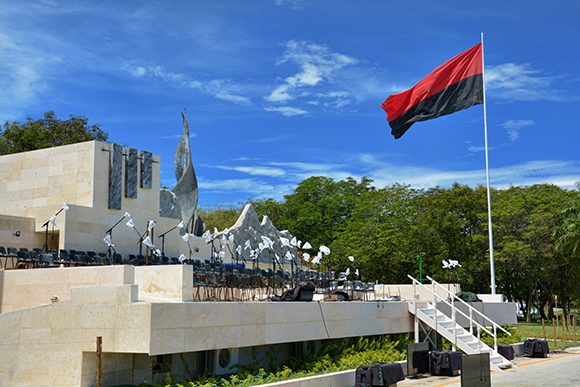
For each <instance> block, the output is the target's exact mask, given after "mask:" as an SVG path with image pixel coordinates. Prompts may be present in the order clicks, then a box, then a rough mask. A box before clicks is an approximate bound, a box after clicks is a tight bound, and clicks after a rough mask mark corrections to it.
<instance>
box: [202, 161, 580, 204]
mask: <svg viewBox="0 0 580 387" xmlns="http://www.w3.org/2000/svg"><path fill="white" fill-rule="evenodd" d="M272 167H275V168H272ZM218 168H222V169H227V170H235V171H239V172H243V173H248V174H255V175H262V176H266V177H268V178H269V180H268V182H266V181H262V180H255V179H230V180H223V181H212V182H210V184H207V183H206V182H203V183H201V184H200V187H202V189H208V190H212V191H220V192H239V193H246V194H249V195H257V197H259V198H266V197H271V198H274V199H281V198H282V197H283V195H285V194H288V193H289V192H292V190H293V189H294V188H295V186H296V184H297V183H299V182H300V181H302V180H304V179H306V178H308V177H311V176H327V177H331V178H333V179H335V180H343V179H346V178H347V177H353V178H355V179H360V178H361V177H362V176H367V177H369V178H370V179H372V180H373V181H374V182H373V185H374V186H376V187H384V186H387V185H392V184H395V183H400V184H409V185H410V186H412V187H413V188H430V187H434V186H443V187H448V186H451V185H452V184H453V183H455V182H458V183H460V184H465V185H469V186H473V187H474V186H478V185H483V184H485V169H484V168H480V169H468V170H442V169H435V168H426V167H422V166H414V165H400V164H399V165H398V164H393V163H388V162H386V161H383V160H382V157H377V156H375V155H372V154H359V155H354V156H353V157H352V158H351V159H349V163H348V166H347V165H346V164H337V163H314V162H302V161H283V162H275V161H271V162H264V163H261V165H260V163H259V164H257V165H254V166H249V167H240V166H231V167H230V166H225V167H224V166H218ZM269 168H272V169H273V170H275V171H274V172H273V173H270V171H269ZM490 177H491V185H492V187H493V188H499V189H502V188H508V187H510V186H512V185H521V186H526V185H533V184H555V185H558V186H560V187H563V188H568V189H573V188H574V187H575V186H574V184H575V182H577V181H580V162H578V161H565V160H536V161H528V162H524V163H520V164H515V165H509V166H504V167H497V168H496V167H493V166H492V167H491V169H490Z"/></svg>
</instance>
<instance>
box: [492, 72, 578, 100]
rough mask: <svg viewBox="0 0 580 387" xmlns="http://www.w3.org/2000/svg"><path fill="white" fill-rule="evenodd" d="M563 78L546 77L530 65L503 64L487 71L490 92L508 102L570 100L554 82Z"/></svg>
mask: <svg viewBox="0 0 580 387" xmlns="http://www.w3.org/2000/svg"><path fill="white" fill-rule="evenodd" d="M561 78H562V76H553V75H544V74H543V73H542V72H541V71H540V70H536V69H534V68H533V67H532V66H531V65H530V64H529V63H524V64H517V63H502V64H499V65H497V66H489V67H487V68H486V69H485V81H486V86H487V88H488V90H490V92H491V93H493V94H495V95H496V96H497V97H499V98H502V99H505V100H508V101H541V100H547V101H563V100H566V99H569V98H570V97H567V96H566V93H565V92H564V91H562V90H557V89H555V88H554V85H553V83H554V81H555V80H557V79H561Z"/></svg>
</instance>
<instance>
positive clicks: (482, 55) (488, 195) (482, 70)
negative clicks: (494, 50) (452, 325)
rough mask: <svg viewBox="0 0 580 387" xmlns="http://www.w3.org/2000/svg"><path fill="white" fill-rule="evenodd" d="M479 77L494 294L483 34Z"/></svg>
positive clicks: (493, 277)
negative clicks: (480, 80) (481, 85)
mask: <svg viewBox="0 0 580 387" xmlns="http://www.w3.org/2000/svg"><path fill="white" fill-rule="evenodd" d="M481 75H482V78H483V132H484V137H485V181H486V186H487V223H488V231H489V271H490V273H491V294H495V264H494V259H493V227H492V223H491V192H490V188H489V155H488V150H487V148H488V147H487V104H486V100H485V60H484V49H483V32H482V33H481Z"/></svg>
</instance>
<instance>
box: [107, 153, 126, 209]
mask: <svg viewBox="0 0 580 387" xmlns="http://www.w3.org/2000/svg"><path fill="white" fill-rule="evenodd" d="M122 187H123V147H122V146H121V145H119V144H111V146H110V152H109V208H110V209H113V210H120V209H121V189H122Z"/></svg>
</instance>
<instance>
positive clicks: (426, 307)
mask: <svg viewBox="0 0 580 387" xmlns="http://www.w3.org/2000/svg"><path fill="white" fill-rule="evenodd" d="M409 278H411V279H412V280H413V285H414V287H422V288H424V289H427V290H428V291H429V293H430V294H431V295H432V297H433V300H432V301H431V302H420V301H417V297H416V294H417V292H416V290H415V292H414V293H415V300H413V301H409V303H408V305H409V312H410V313H411V314H412V315H413V316H414V317H415V341H418V339H419V332H418V326H419V321H420V322H422V323H423V324H425V325H427V326H428V327H429V328H431V329H432V330H434V331H435V332H437V333H438V334H440V335H441V336H443V337H445V338H446V339H447V340H449V341H450V342H451V343H452V345H453V348H454V349H455V348H459V349H460V350H461V351H463V352H465V353H466V354H468V355H472V354H478V353H485V352H488V353H489V358H490V363H491V364H490V365H491V369H492V370H501V369H503V368H508V367H511V366H512V363H511V362H510V361H509V360H507V359H506V358H504V357H503V356H502V355H500V354H499V353H498V352H497V329H500V330H502V331H504V332H506V333H507V334H508V335H510V333H509V332H507V331H506V330H505V329H504V328H502V327H501V326H500V325H498V324H496V323H495V322H494V321H492V320H491V319H489V318H488V317H486V316H485V315H484V314H482V313H481V312H479V311H478V310H476V309H474V308H473V307H472V306H471V305H469V304H468V303H466V302H464V301H463V300H461V299H460V298H458V297H457V296H456V295H455V294H453V293H452V292H449V291H448V290H447V288H445V287H443V286H441V285H439V284H438V283H437V282H435V280H433V279H432V278H431V277H427V278H428V279H429V280H430V281H431V285H430V286H425V285H423V284H422V283H420V282H419V281H417V280H416V279H415V278H413V277H411V276H409ZM437 289H439V291H440V293H443V294H445V296H444V297H442V296H441V295H440V294H438V292H437ZM437 302H443V303H445V304H447V305H448V306H449V307H450V308H451V309H450V310H451V316H448V315H446V314H444V313H443V312H442V311H440V310H438V309H437ZM459 303H462V304H464V305H466V307H467V310H468V313H469V314H467V313H465V312H463V311H462V310H460V309H459V308H457V304H459ZM458 314H459V315H461V316H463V317H464V318H466V319H467V321H468V322H469V329H465V328H463V327H462V326H461V325H459V324H458V323H457V320H456V317H457V315H458ZM474 315H476V316H477V318H478V319H479V321H482V320H483V321H484V322H485V325H487V327H486V326H484V325H482V324H480V323H478V322H477V321H476V320H475V319H474ZM474 327H475V328H476V329H477V332H480V331H484V332H487V333H488V334H489V335H490V336H492V337H493V339H494V348H492V347H490V346H489V345H487V344H485V343H484V342H482V341H481V340H480V339H479V338H478V336H479V333H478V336H477V337H476V336H475V335H473V329H474ZM488 327H491V330H490V329H488Z"/></svg>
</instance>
